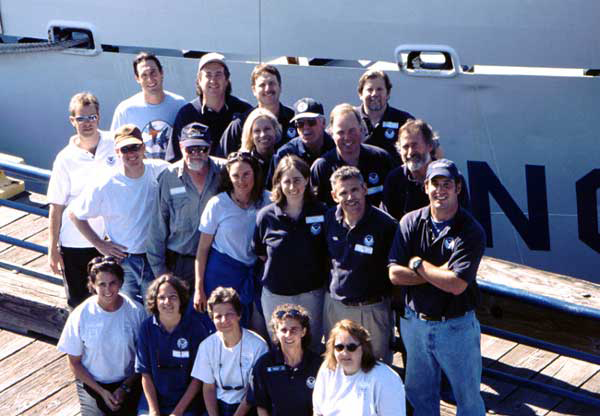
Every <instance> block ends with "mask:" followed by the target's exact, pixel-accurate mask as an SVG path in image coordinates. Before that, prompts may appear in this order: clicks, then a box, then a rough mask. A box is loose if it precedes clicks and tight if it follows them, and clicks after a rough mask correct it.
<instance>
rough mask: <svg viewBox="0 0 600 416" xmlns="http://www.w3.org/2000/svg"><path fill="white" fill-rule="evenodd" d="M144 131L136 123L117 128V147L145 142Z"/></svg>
mask: <svg viewBox="0 0 600 416" xmlns="http://www.w3.org/2000/svg"><path fill="white" fill-rule="evenodd" d="M143 143H144V139H143V138H142V132H141V131H140V129H138V128H137V127H136V126H135V125H134V124H125V125H123V126H121V127H119V128H118V129H117V130H115V149H120V148H121V147H123V146H127V145H130V144H143Z"/></svg>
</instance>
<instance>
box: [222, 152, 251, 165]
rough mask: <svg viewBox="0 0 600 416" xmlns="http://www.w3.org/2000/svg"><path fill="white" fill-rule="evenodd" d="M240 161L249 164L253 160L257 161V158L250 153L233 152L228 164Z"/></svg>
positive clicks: (230, 154) (228, 157) (228, 158)
mask: <svg viewBox="0 0 600 416" xmlns="http://www.w3.org/2000/svg"><path fill="white" fill-rule="evenodd" d="M240 160H242V161H244V162H248V161H251V160H256V158H255V157H254V156H252V153H250V152H232V153H229V156H227V162H228V163H231V162H237V161H240Z"/></svg>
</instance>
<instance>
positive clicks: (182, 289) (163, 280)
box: [146, 273, 190, 317]
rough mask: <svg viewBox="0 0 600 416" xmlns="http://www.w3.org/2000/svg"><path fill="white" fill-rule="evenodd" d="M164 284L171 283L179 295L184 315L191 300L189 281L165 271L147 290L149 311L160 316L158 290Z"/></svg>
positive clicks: (180, 307) (181, 312)
mask: <svg viewBox="0 0 600 416" xmlns="http://www.w3.org/2000/svg"><path fill="white" fill-rule="evenodd" d="M163 284H169V285H171V287H172V288H173V289H175V292H177V296H179V313H180V314H182V315H183V313H184V311H185V308H186V307H187V304H188V301H189V300H190V292H189V286H188V283H187V282H186V281H184V280H182V279H180V278H179V277H177V276H174V275H173V274H171V273H165V274H163V275H161V276H159V277H157V278H156V279H154V281H153V282H152V284H150V287H148V291H147V292H146V309H147V310H148V312H150V313H151V314H153V315H154V316H156V317H158V304H157V298H158V291H159V290H160V287H161V286H162V285H163Z"/></svg>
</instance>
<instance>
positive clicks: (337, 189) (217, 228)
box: [48, 53, 485, 416]
mask: <svg viewBox="0 0 600 416" xmlns="http://www.w3.org/2000/svg"><path fill="white" fill-rule="evenodd" d="M133 70H134V75H135V79H136V81H137V82H138V84H139V85H140V87H141V91H140V92H139V93H138V94H136V95H134V96H133V97H130V98H128V99H126V100H124V101H123V102H121V103H120V104H119V105H118V106H117V108H116V110H115V113H114V117H113V121H112V126H111V130H112V132H111V133H107V132H103V131H100V130H99V129H98V123H99V117H100V111H99V109H100V108H99V103H98V100H97V98H96V97H95V96H94V95H92V94H91V93H79V94H76V95H75V96H74V97H73V98H72V99H71V102H70V105H69V112H70V122H71V124H72V125H73V127H74V128H75V135H73V136H72V137H71V138H70V140H69V143H68V145H67V146H66V147H65V148H64V149H63V150H62V151H61V152H60V153H59V154H58V156H57V158H56V160H55V163H54V166H53V172H52V176H51V180H50V183H49V186H48V202H49V203H50V215H49V217H50V227H49V231H50V232H49V235H50V237H49V246H48V249H49V257H48V258H49V263H50V267H51V268H52V270H53V271H54V272H55V273H61V274H62V275H63V280H64V282H65V288H66V292H67V300H68V303H69V306H70V307H71V308H72V309H73V310H72V312H71V314H70V316H69V319H68V321H67V324H66V326H65V329H64V331H63V335H62V337H61V340H60V342H59V349H61V351H64V352H66V353H67V354H68V357H69V363H70V365H71V368H72V370H73V372H74V374H75V376H76V378H77V379H78V384H77V388H78V394H79V398H80V402H81V405H82V414H94V415H95V414H136V412H138V413H137V414H150V415H159V414H176V415H181V414H203V412H206V414H208V415H211V416H213V415H236V416H241V415H245V414H254V412H256V413H257V414H259V415H261V416H264V415H269V414H270V415H283V414H290V415H295V414H297V415H310V414H313V413H314V414H315V415H324V416H325V415H336V414H340V415H341V414H344V415H346V414H357V415H359V414H360V415H366V414H378V415H402V414H404V413H405V394H404V391H405V389H406V399H407V401H408V403H409V405H410V406H411V407H412V408H413V409H414V414H415V415H435V414H439V401H440V382H441V379H442V375H443V376H444V378H445V379H447V380H448V381H449V385H450V386H451V390H452V393H453V395H454V398H455V400H456V403H457V406H458V412H459V414H464V415H481V414H484V413H485V407H484V403H483V400H482V398H481V395H480V393H479V384H480V380H481V354H480V346H479V342H480V341H479V339H480V329H479V323H478V321H477V318H476V316H475V313H474V309H475V308H476V306H477V303H478V299H479V291H478V287H477V282H476V279H475V277H476V273H477V268H478V266H479V262H480V260H481V257H482V255H483V251H484V241H485V238H484V232H483V229H482V227H481V226H480V225H479V224H478V223H477V221H476V220H475V219H474V218H473V216H472V215H471V214H470V213H469V199H468V193H467V189H466V183H465V181H464V178H463V177H462V175H461V174H460V172H459V171H458V169H457V167H456V165H455V164H454V163H453V162H452V161H450V160H447V159H444V158H443V151H442V149H441V147H440V146H439V141H438V138H437V135H436V134H435V133H434V131H433V130H432V128H431V126H430V125H428V124H427V123H426V122H425V121H423V120H419V119H414V118H413V117H412V116H411V115H410V114H409V113H407V112H404V111H401V110H398V109H395V108H393V107H391V106H390V105H389V104H388V99H389V96H390V92H391V88H392V85H391V82H390V80H389V77H388V75H387V74H385V73H384V72H382V71H379V70H367V71H366V72H365V73H364V74H363V75H362V76H361V77H360V79H359V82H358V90H357V92H358V96H359V98H360V101H361V104H360V105H359V106H357V107H354V106H352V105H350V104H339V105H337V106H335V107H334V108H333V109H332V110H331V112H330V114H329V123H328V127H327V122H326V119H325V111H324V108H323V105H322V104H321V103H320V102H318V101H317V100H315V99H313V98H308V97H307V98H302V99H300V100H298V101H297V102H296V103H295V104H294V106H293V109H292V108H288V107H286V106H284V105H283V104H281V102H280V101H279V96H280V93H281V86H282V80H281V76H280V74H279V71H278V70H277V68H276V67H275V66H273V65H269V64H260V65H257V66H256V67H255V69H254V70H253V72H252V75H251V88H252V93H253V95H254V96H255V97H256V99H257V106H256V107H254V108H253V107H251V106H250V105H249V104H248V103H246V102H245V101H243V100H241V99H239V98H237V97H235V96H233V95H232V94H231V92H232V86H231V82H230V80H229V77H230V73H229V68H228V66H227V63H226V61H225V59H224V57H223V56H222V55H220V54H216V53H208V54H205V55H204V56H203V57H202V58H201V59H200V61H199V65H198V73H197V79H196V93H197V95H198V97H197V98H196V99H194V100H193V101H192V102H190V103H187V104H186V103H185V102H184V101H183V99H182V98H181V97H179V96H177V95H175V94H172V93H170V92H168V91H165V90H164V89H163V86H162V82H163V78H164V74H163V68H162V66H161V64H160V61H159V59H158V58H157V57H156V56H155V55H152V54H148V53H141V54H139V55H138V56H136V58H135V60H134V61H133ZM326 127H327V128H326ZM395 288H396V289H395ZM88 289H89V290H88ZM91 293H92V294H93V295H92V296H90V294H91ZM392 293H396V296H395V297H394V298H393V297H392ZM140 303H143V304H144V306H145V308H146V310H147V311H146V312H145V311H144V308H143V307H142V306H141V305H140ZM396 317H398V318H399V319H398V322H399V328H398V329H399V331H400V333H401V340H402V341H403V347H402V349H403V358H404V367H405V374H406V375H405V380H404V384H403V382H402V380H401V379H400V377H399V376H398V374H397V373H396V372H395V371H394V370H392V369H391V368H390V367H389V366H388V365H390V364H391V362H392V353H393V351H392V348H391V345H392V341H393V338H394V332H395V326H394V324H395V322H396ZM265 339H266V340H267V342H266V341H265ZM323 350H325V352H324V355H323V357H324V359H323V360H322V359H321V358H320V354H322V353H323ZM140 378H141V382H140V381H139V379H140ZM141 391H143V394H141V400H137V397H140V392H141Z"/></svg>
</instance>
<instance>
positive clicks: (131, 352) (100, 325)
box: [57, 294, 147, 383]
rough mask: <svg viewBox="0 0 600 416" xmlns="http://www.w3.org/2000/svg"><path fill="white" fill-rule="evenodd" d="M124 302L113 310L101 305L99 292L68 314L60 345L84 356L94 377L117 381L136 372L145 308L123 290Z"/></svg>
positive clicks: (67, 351)
mask: <svg viewBox="0 0 600 416" xmlns="http://www.w3.org/2000/svg"><path fill="white" fill-rule="evenodd" d="M120 295H121V297H122V298H123V304H122V305H121V307H120V308H119V309H118V310H116V311H114V312H107V311H105V310H104V309H102V308H101V307H100V306H99V305H98V296H92V297H90V298H87V299H86V300H85V301H84V302H83V303H82V304H81V305H79V306H77V307H76V308H75V310H73V312H71V314H70V315H69V318H68V319H67V323H66V324H65V327H64V328H63V331H62V334H61V335H60V339H59V340H58V345H57V348H58V350H59V351H61V352H64V353H66V354H69V355H74V356H78V357H81V363H82V364H83V366H84V367H85V368H86V369H87V370H88V371H89V373H90V374H91V375H92V377H93V378H94V380H96V381H99V382H101V383H114V382H117V381H120V380H123V379H124V378H127V377H129V376H130V375H132V374H133V372H134V363H135V351H136V342H137V337H138V332H139V329H140V326H141V325H142V321H143V320H144V319H146V318H147V316H146V313H145V312H144V308H143V307H142V305H140V304H139V303H137V302H134V301H133V300H131V299H129V298H128V297H127V296H125V295H123V294H120Z"/></svg>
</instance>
